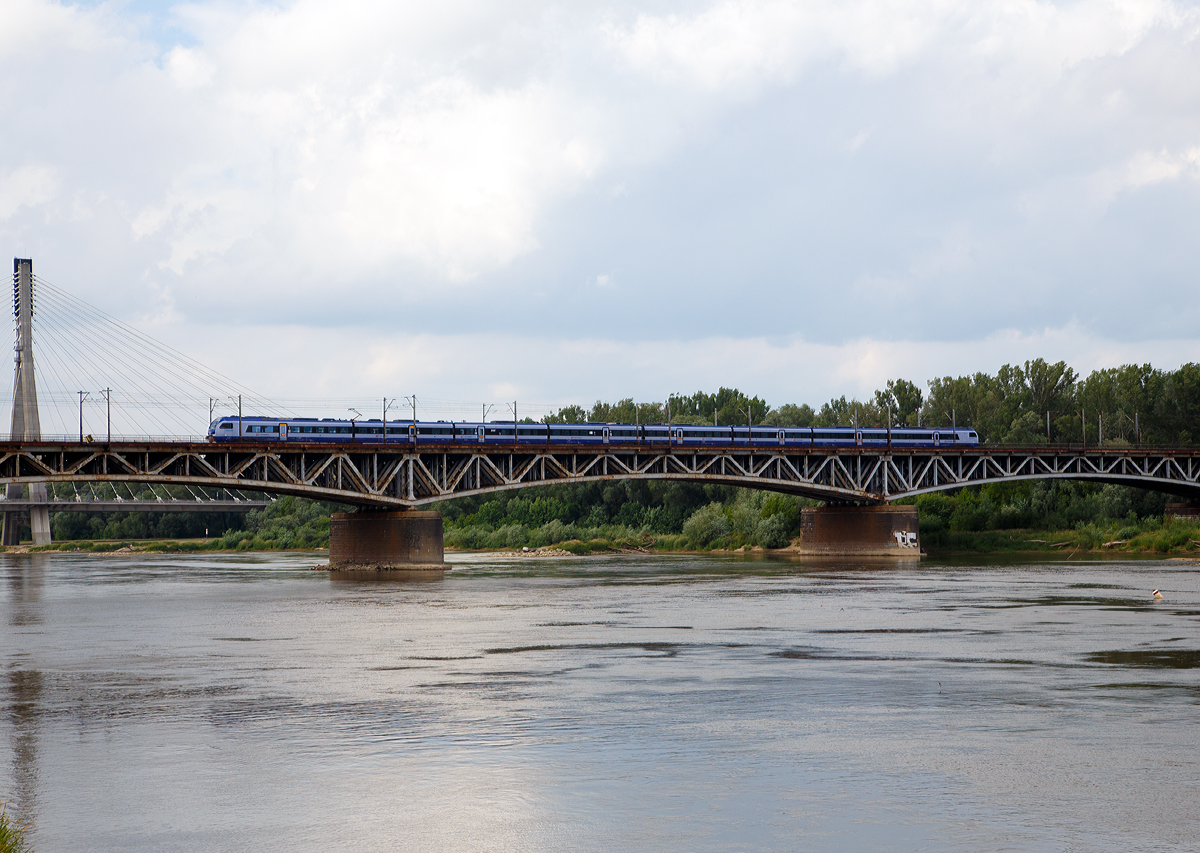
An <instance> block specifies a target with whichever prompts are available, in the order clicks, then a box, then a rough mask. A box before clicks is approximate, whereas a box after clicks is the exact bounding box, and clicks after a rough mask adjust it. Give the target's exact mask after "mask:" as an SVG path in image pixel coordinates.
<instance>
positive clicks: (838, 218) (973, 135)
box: [0, 0, 1200, 415]
mask: <svg viewBox="0 0 1200 853" xmlns="http://www.w3.org/2000/svg"><path fill="white" fill-rule="evenodd" d="M0 114H2V115H3V116H4V121H5V132H4V133H3V134H2V135H0V245H2V246H4V247H6V248H7V250H8V251H9V252H10V253H11V255H12V256H14V257H31V258H33V259H34V271H35V272H36V273H37V274H38V275H39V276H40V277H42V278H44V279H46V280H47V281H50V282H52V283H53V284H54V285H56V286H57V287H60V288H62V289H63V290H65V291H68V292H70V293H71V294H73V295H74V296H76V297H78V298H80V299H83V300H85V301H87V302H88V303H90V304H92V305H94V306H97V307H98V308H101V309H103V310H104V311H106V312H107V313H109V314H111V315H113V316H115V317H117V318H119V319H121V320H123V321H124V322H126V323H129V324H130V325H132V326H135V327H136V328H138V329H140V330H142V331H144V332H146V333H147V334H149V335H152V336H154V337H156V338H159V339H160V340H164V341H168V342H169V343H170V344H171V345H172V346H174V347H176V348H178V349H179V350H181V351H183V352H185V353H187V354H188V355H190V356H192V357H193V358H195V359H197V360H198V361H200V362H202V363H204V364H205V365H208V366H209V367H211V368H213V369H214V370H217V371H220V372H221V373H224V374H226V375H228V376H231V377H234V378H236V379H237V380H238V381H239V382H240V383H242V384H244V385H246V386H248V387H251V388H254V389H256V390H258V391H260V392H261V393H262V394H264V395H267V396H273V397H276V398H280V399H283V398H287V399H298V400H321V399H338V400H341V399H346V398H356V397H362V398H364V399H366V398H372V399H373V398H375V397H384V396H387V397H393V396H403V395H411V394H415V395H417V397H418V399H419V400H441V401H460V402H462V404H463V406H466V405H467V404H468V403H469V405H470V407H471V408H472V409H473V408H474V407H475V406H476V405H477V404H478V403H482V402H491V403H496V404H497V405H502V403H503V401H511V400H517V401H525V403H524V404H523V405H524V406H525V411H527V412H529V413H530V414H535V415H536V414H537V413H539V412H541V411H544V410H547V409H551V408H556V407H558V406H561V405H566V404H569V403H581V404H585V405H587V404H590V403H592V402H594V401H595V400H597V399H604V400H616V399H618V398H625V397H633V398H634V399H635V400H643V401H646V400H661V399H664V398H665V397H666V396H667V395H668V394H670V393H672V392H683V393H690V392H692V391H695V390H698V389H704V390H715V389H716V388H718V387H719V386H722V385H724V386H730V387H738V388H741V389H742V390H743V391H745V392H748V393H750V394H757V395H760V396H762V397H764V398H765V399H767V401H768V402H769V403H771V404H773V405H779V404H782V403H786V402H796V403H800V402H808V403H810V404H813V405H819V404H820V403H821V402H822V401H824V400H827V399H829V398H831V397H839V396H841V395H846V396H848V397H852V396H859V397H863V396H867V395H870V394H871V392H872V391H873V390H874V389H876V388H879V387H882V386H883V384H884V383H885V382H886V381H887V380H888V379H891V378H907V379H911V380H913V381H916V382H917V383H918V384H920V385H924V383H925V382H926V381H927V380H928V379H931V378H933V377H935V376H944V375H961V374H964V373H969V372H974V371H977V370H983V371H988V372H994V371H995V370H996V369H997V368H998V367H999V366H1000V365H1002V364H1005V363H1017V362H1023V361H1025V360H1027V359H1030V358H1036V357H1044V358H1048V359H1051V360H1059V359H1063V360H1066V361H1067V362H1068V363H1070V364H1071V365H1072V366H1074V367H1075V368H1076V369H1077V370H1080V371H1083V372H1088V371H1090V370H1092V369H1095V368H1100V367H1110V366H1116V365H1119V364H1122V363H1127V362H1138V363H1143V362H1152V363H1154V364H1155V365H1156V366H1161V367H1167V368H1169V367H1174V366H1177V365H1179V364H1181V363H1184V362H1188V361H1200V334H1198V332H1197V329H1198V328H1200V327H1198V321H1200V300H1197V298H1196V296H1197V292H1196V282H1197V276H1198V273H1200V240H1198V239H1197V235H1198V233H1200V232H1198V226H1200V6H1198V5H1197V4H1194V3H1186V2H1152V0H1110V2H1103V0H1098V2H1088V3H1072V2H1062V3H1052V2H1035V1H1034V0H1005V2H987V0H962V2H959V0H925V2H910V0H886V1H885V0H836V2H824V0H808V2H769V1H767V0H763V2H750V0H746V2H741V1H740V0H717V2H690V3H677V2H669V0H646V2H640V3H638V2H620V1H619V0H618V2H607V3H606V2H596V3H556V2H538V0H488V2H474V1H473V0H443V2H439V3H428V2H420V3H417V2H411V3H410V2H401V1H400V0H393V2H386V3H385V2H377V3H363V2H353V0H339V2H336V3H333V2H328V3H322V2H311V0H301V1H300V2H236V0H221V2H194V3H179V4H176V3H169V2H150V1H149V0H131V2H98V3H97V2H82V3H77V4H68V3H57V2H50V0H6V2H5V3H3V4H0ZM422 414H423V415H424V414H430V415H433V414H435V413H434V412H433V411H432V409H431V410H430V411H429V412H428V413H424V412H423V413H422Z"/></svg>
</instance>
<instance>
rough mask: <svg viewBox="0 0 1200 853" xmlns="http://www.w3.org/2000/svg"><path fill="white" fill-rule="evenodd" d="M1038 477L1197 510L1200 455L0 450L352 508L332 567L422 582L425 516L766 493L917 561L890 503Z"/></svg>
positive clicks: (435, 526)
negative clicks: (606, 495) (526, 504)
mask: <svg viewBox="0 0 1200 853" xmlns="http://www.w3.org/2000/svg"><path fill="white" fill-rule="evenodd" d="M1035 479H1066V480H1084V481H1091V482H1097V483H1114V484H1120V485H1127V486H1138V487H1141V488H1146V489H1152V490H1156V491H1161V492H1169V493H1173V494H1177V495H1180V496H1182V497H1185V498H1196V499H1200V451H1196V450H1193V449H1187V448H1142V447H1134V448H1119V449H1118V448H1094V449H1084V448H1082V447H1080V448H1070V447H1024V448H1019V447H987V446H983V447H970V448H950V447H939V448H920V449H917V448H865V447H837V448H833V447H817V448H802V447H801V448H796V447H779V448H763V447H755V448H752V449H751V448H745V447H742V448H737V447H728V446H707V447H706V446H645V447H636V446H616V445H610V446H597V445H574V446H561V445H554V446H549V445H536V446H528V445H525V444H518V445H508V446H503V445H480V444H474V443H465V442H464V443H454V442H450V443H443V444H421V445H416V446H414V445H412V444H408V443H405V442H387V443H382V442H380V443H375V444H368V443H364V442H352V443H350V442H348V443H341V444H299V443H293V442H291V441H288V442H286V443H280V442H275V443H269V442H264V443H242V442H229V443H220V444H218V443H209V442H183V441H179V442H175V441H158V442H139V441H114V442H110V443H104V444H96V443H83V442H72V441H60V442H46V441H9V442H0V484H4V485H6V486H8V487H10V488H12V487H17V488H19V487H21V486H22V485H26V484H28V485H29V486H31V487H33V486H35V485H37V484H41V488H45V485H44V484H46V483H59V482H71V483H80V482H107V483H163V484H174V485H189V486H199V487H216V488H223V489H237V490H241V491H255V492H269V493H273V494H277V495H296V496H299V497H305V498H312V499H316V500H324V501H332V502H337V503H342V504H349V505H354V506H356V507H358V508H359V512H356V513H353V514H335V516H334V519H333V522H332V527H331V544H330V547H331V552H330V554H331V561H333V562H335V563H338V562H342V563H349V564H370V565H372V566H378V565H384V564H386V565H392V566H394V565H396V564H400V565H406V566H409V565H411V566H413V567H421V568H419V569H417V568H411V569H405V571H406V572H407V571H420V572H428V571H430V570H429V569H428V568H427V567H429V566H440V564H441V562H442V545H441V541H442V529H441V516H440V514H439V513H437V512H421V511H419V510H421V509H423V508H425V509H428V508H429V507H430V505H431V504H435V503H437V502H440V501H445V500H451V499H453V498H458V497H466V496H469V495H486V494H489V493H494V492H500V491H506V490H511V489H522V488H531V487H537V486H546V485H552V484H564V483H593V482H606V481H614V480H676V481H685V482H694V483H713V484H718V485H724V486H740V487H745V488H755V489H766V490H770V491H775V492H782V493H785V494H791V495H798V496H802V497H808V498H816V499H819V500H823V501H827V502H830V503H832V504H837V505H842V506H841V507H840V508H836V509H830V510H827V511H821V510H815V511H811V512H810V511H806V512H808V515H807V516H806V518H805V520H804V524H805V528H804V531H803V532H802V538H807V539H808V540H809V542H810V544H811V546H812V549H813V552H814V553H820V552H823V551H824V552H829V553H858V554H862V555H886V556H915V555H916V554H917V553H919V534H918V528H917V519H916V512H915V508H912V507H904V508H898V509H893V508H890V507H884V505H885V504H888V503H889V502H892V501H895V500H897V499H900V498H906V497H913V496H916V495H921V494H927V493H930V492H937V491H943V490H949V489H958V488H962V487H964V486H971V485H982V484H986V483H999V482H1013V481H1019V480H1035ZM845 505H857V506H858V507H860V508H859V509H848V508H847V507H846V506H845ZM414 510H417V511H415V512H414ZM381 511H382V512H381ZM389 511H390V512H389ZM822 528H823V529H822ZM432 571H440V569H433V570H432Z"/></svg>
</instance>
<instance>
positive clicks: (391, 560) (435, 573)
mask: <svg viewBox="0 0 1200 853" xmlns="http://www.w3.org/2000/svg"><path fill="white" fill-rule="evenodd" d="M444 556H445V553H444V550H443V545H442V514H441V513H440V512H428V511H424V512H423V511H418V510H404V511H401V512H382V511H372V510H364V511H360V512H335V513H334V514H333V515H332V516H331V517H330V519H329V572H330V577H331V578H333V579H334V580H440V579H441V578H442V577H443V576H444V575H445V571H446V564H445V562H444Z"/></svg>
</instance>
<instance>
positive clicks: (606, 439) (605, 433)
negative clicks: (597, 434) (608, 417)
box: [601, 427, 608, 444]
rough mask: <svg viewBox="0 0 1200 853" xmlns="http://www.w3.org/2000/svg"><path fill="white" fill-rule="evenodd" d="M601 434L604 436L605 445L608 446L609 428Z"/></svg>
mask: <svg viewBox="0 0 1200 853" xmlns="http://www.w3.org/2000/svg"><path fill="white" fill-rule="evenodd" d="M601 432H602V434H603V436H604V443H605V444H608V427H605V428H604V429H603V430H602V431H601Z"/></svg>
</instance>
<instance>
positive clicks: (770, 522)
mask: <svg viewBox="0 0 1200 853" xmlns="http://www.w3.org/2000/svg"><path fill="white" fill-rule="evenodd" d="M754 537H755V540H756V541H757V542H758V544H759V545H762V546H763V547H764V548H782V547H784V546H785V545H787V544H788V542H790V541H791V540H790V539H789V538H788V530H787V520H786V518H785V517H784V516H783V515H781V514H776V515H772V516H770V517H769V518H764V519H763V520H762V521H760V522H759V523H758V528H757V529H756V530H755V532H754Z"/></svg>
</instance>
